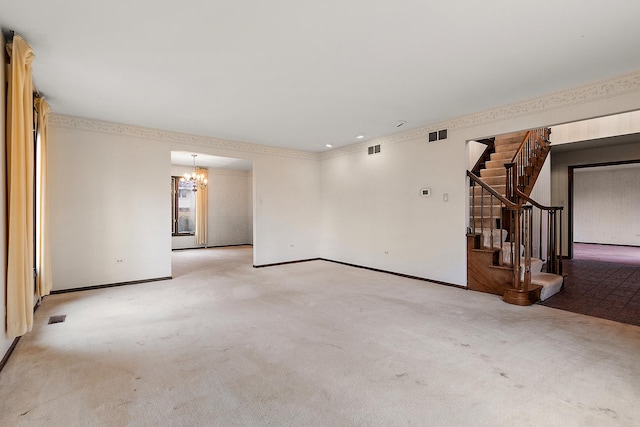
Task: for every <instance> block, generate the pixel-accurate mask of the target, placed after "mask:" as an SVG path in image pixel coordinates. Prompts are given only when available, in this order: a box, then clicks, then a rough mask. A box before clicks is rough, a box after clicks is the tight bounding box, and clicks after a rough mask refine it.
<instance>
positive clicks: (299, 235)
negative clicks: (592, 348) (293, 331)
mask: <svg viewBox="0 0 640 427" xmlns="http://www.w3.org/2000/svg"><path fill="white" fill-rule="evenodd" d="M50 140H51V148H50V150H51V151H50V155H51V160H50V161H51V170H52V176H51V185H52V218H51V225H52V236H51V239H52V250H53V252H54V256H53V259H52V262H53V265H52V268H53V280H54V289H68V288H76V287H85V286H91V285H100V284H108V283H117V282H125V281H133V280H144V279H151V278H157V277H165V276H170V275H171V229H170V216H171V211H170V208H171V205H170V202H169V201H170V193H169V190H170V186H169V185H168V183H167V182H168V176H170V175H171V164H170V162H171V161H170V152H171V151H185V150H186V151H197V152H200V153H203V154H209V155H217V156H223V157H234V158H245V159H249V160H253V162H254V171H253V173H252V175H251V177H252V179H253V180H252V182H251V183H249V181H250V177H249V175H246V176H243V177H235V178H234V177H228V176H227V177H220V182H221V183H222V184H223V183H224V182H228V181H229V180H231V181H233V180H235V179H236V178H238V182H236V183H235V184H234V187H237V188H238V189H240V187H241V186H242V188H243V191H247V190H248V188H249V186H251V187H252V188H253V189H254V195H253V198H254V199H258V200H260V202H261V203H260V204H258V203H249V200H248V199H249V197H251V196H249V194H248V193H243V194H245V196H243V197H241V198H238V199H237V203H236V204H235V205H234V209H233V210H234V212H235V211H237V212H240V211H242V213H239V215H240V216H244V217H248V215H247V214H248V213H249V212H250V210H252V211H251V212H252V214H251V216H252V217H253V226H252V227H249V226H246V227H245V226H241V227H239V228H240V229H241V230H240V232H239V233H240V234H242V233H252V235H253V238H252V239H250V238H248V240H249V243H250V242H251V240H253V243H254V265H264V264H272V263H279V262H286V261H295V260H300V259H308V258H317V257H318V240H319V239H318V236H319V233H320V231H319V229H318V227H316V225H317V224H318V223H319V211H320V184H319V162H318V161H317V160H313V159H312V160H310V159H309V158H308V157H312V156H309V155H308V154H306V153H298V152H292V151H291V150H278V149H268V150H265V149H263V148H261V147H258V148H257V149H255V151H250V150H248V149H247V147H249V148H251V149H253V148H254V147H256V146H250V145H249V144H244V143H230V142H228V141H220V140H217V139H215V138H204V137H194V136H192V135H184V134H174V133H165V132H162V131H155V130H149V129H143V128H136V127H131V126H124V125H118V124H113V123H108V122H100V121H94V120H87V119H80V118H71V117H65V116H55V115H54V117H53V119H52V121H51V126H50ZM235 147H237V148H238V149H235ZM214 181H215V178H214ZM236 184H237V185H236ZM239 191H240V190H239ZM240 199H242V200H240ZM213 201H215V198H213ZM229 216H233V215H229V212H225V211H223V212H222V214H221V215H220V216H219V217H229ZM219 217H218V218H219ZM215 219H216V218H214V220H215ZM213 233H215V230H214V231H213ZM228 237H229V236H228V235H224V234H223V235H221V236H219V238H220V239H227V238H228ZM120 259H122V260H123V262H117V260H120Z"/></svg>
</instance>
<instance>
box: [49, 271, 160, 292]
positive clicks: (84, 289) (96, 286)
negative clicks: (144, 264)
mask: <svg viewBox="0 0 640 427" xmlns="http://www.w3.org/2000/svg"><path fill="white" fill-rule="evenodd" d="M171 279H173V277H171V276H166V277H156V278H153V279H143V280H132V281H129V282H118V283H107V284H104V285H92V286H84V287H81V288H69V289H56V290H55V291H51V295H55V294H66V293H69V292H79V291H92V290H95V289H104V288H115V287H118V286H128V285H138V284H140V283H149V282H160V281H163V280H171Z"/></svg>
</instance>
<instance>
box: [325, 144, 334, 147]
mask: <svg viewBox="0 0 640 427" xmlns="http://www.w3.org/2000/svg"><path fill="white" fill-rule="evenodd" d="M325 147H327V148H331V147H333V145H331V144H327V145H325Z"/></svg>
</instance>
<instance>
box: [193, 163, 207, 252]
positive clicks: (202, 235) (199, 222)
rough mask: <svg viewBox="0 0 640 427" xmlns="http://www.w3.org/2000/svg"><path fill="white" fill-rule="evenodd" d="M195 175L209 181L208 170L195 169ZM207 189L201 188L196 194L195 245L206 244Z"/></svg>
mask: <svg viewBox="0 0 640 427" xmlns="http://www.w3.org/2000/svg"><path fill="white" fill-rule="evenodd" d="M196 174H197V175H202V176H203V178H204V179H207V180H208V179H209V169H206V168H196ZM208 200H209V197H208V189H207V187H204V188H201V189H199V190H198V191H197V192H196V233H195V234H196V235H195V237H196V245H206V244H207V203H208Z"/></svg>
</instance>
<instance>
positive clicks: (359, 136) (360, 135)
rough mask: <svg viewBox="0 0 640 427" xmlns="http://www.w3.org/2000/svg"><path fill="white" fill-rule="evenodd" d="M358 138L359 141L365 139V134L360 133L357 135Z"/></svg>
mask: <svg viewBox="0 0 640 427" xmlns="http://www.w3.org/2000/svg"><path fill="white" fill-rule="evenodd" d="M356 138H358V139H362V138H364V133H359V134H357V135H356Z"/></svg>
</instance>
